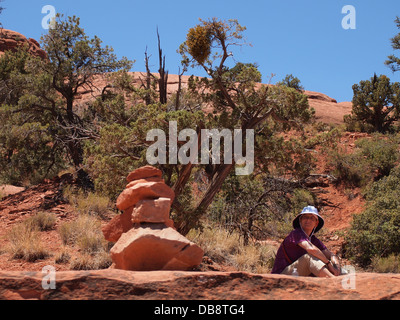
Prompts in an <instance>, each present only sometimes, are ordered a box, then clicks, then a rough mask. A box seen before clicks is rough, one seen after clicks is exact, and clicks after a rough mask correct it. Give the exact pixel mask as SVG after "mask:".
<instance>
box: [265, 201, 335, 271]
mask: <svg viewBox="0 0 400 320" xmlns="http://www.w3.org/2000/svg"><path fill="white" fill-rule="evenodd" d="M323 226H324V219H322V217H321V216H320V215H319V213H318V210H317V209H316V208H315V207H313V206H307V207H305V208H304V209H303V211H302V212H301V213H300V214H299V215H297V217H296V218H295V219H294V220H293V228H294V230H293V231H292V232H291V233H290V234H289V235H288V236H287V237H286V238H285V239H284V240H283V242H282V244H281V245H280V247H279V249H278V252H277V254H276V258H275V263H274V266H273V268H272V273H273V274H286V275H296V276H303V277H307V276H312V275H314V276H316V277H334V276H338V275H339V274H340V272H339V268H337V267H336V266H338V265H339V260H338V258H337V257H336V256H335V255H334V254H332V252H330V251H329V250H328V249H327V247H326V246H325V245H324V244H323V243H322V242H321V241H320V240H319V239H318V238H317V237H316V236H315V235H314V234H315V233H317V232H318V231H319V230H321V228H322V227H323Z"/></svg>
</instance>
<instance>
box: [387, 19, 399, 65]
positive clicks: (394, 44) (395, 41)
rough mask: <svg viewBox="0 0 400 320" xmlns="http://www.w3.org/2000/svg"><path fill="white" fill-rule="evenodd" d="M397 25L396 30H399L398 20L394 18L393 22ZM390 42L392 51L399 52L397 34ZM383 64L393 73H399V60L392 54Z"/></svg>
mask: <svg viewBox="0 0 400 320" xmlns="http://www.w3.org/2000/svg"><path fill="white" fill-rule="evenodd" d="M394 22H395V23H396V25H397V28H399V29H400V18H399V17H396V20H395V21H394ZM391 42H392V48H393V50H400V33H398V34H397V35H396V36H394V37H393V38H392V39H391ZM385 64H386V65H387V66H388V67H389V68H390V69H391V70H392V71H393V72H396V71H399V70H400V58H398V57H396V56H395V55H394V54H392V55H390V56H388V60H386V61H385Z"/></svg>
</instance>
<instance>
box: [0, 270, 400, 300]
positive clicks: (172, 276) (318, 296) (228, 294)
mask: <svg viewBox="0 0 400 320" xmlns="http://www.w3.org/2000/svg"><path fill="white" fill-rule="evenodd" d="M42 277H43V274H42V273H41V272H5V271H3V272H0V299H2V300H20V299H35V300H379V299H400V275H399V274H372V273H357V274H356V288H355V289H347V290H346V289H344V288H343V286H342V281H343V279H344V277H343V276H342V277H338V278H335V279H333V280H329V279H328V280H326V279H317V278H303V277H298V278H295V277H289V276H281V275H270V274H268V275H259V274H250V273H242V272H181V271H151V272H132V271H123V270H112V269H108V270H98V271H64V272H57V273H56V289H54V290H52V289H49V290H44V289H43V288H42Z"/></svg>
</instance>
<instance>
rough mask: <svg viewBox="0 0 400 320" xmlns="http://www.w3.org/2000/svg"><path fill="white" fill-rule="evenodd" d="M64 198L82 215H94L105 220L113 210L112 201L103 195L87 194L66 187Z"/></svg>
mask: <svg viewBox="0 0 400 320" xmlns="http://www.w3.org/2000/svg"><path fill="white" fill-rule="evenodd" d="M63 196H64V198H65V199H66V200H67V201H68V202H69V203H70V204H71V205H73V206H74V207H75V209H76V211H77V212H78V213H80V214H84V215H85V214H88V215H93V216H97V217H99V218H102V219H104V218H106V217H107V216H108V214H109V213H110V211H111V209H112V204H111V200H110V199H109V198H108V197H107V196H103V195H101V194H97V193H93V192H89V193H87V192H84V191H82V190H74V189H73V188H71V187H66V188H65V189H64V191H63Z"/></svg>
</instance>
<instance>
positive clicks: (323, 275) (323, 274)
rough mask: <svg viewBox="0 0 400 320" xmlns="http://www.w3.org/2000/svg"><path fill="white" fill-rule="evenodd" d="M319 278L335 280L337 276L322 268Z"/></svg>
mask: <svg viewBox="0 0 400 320" xmlns="http://www.w3.org/2000/svg"><path fill="white" fill-rule="evenodd" d="M316 276H317V277H319V278H334V277H335V276H334V275H333V274H332V273H331V272H330V271H329V270H328V269H327V268H326V267H324V268H322V269H321V271H320V272H319V273H318V274H317V275H316Z"/></svg>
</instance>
